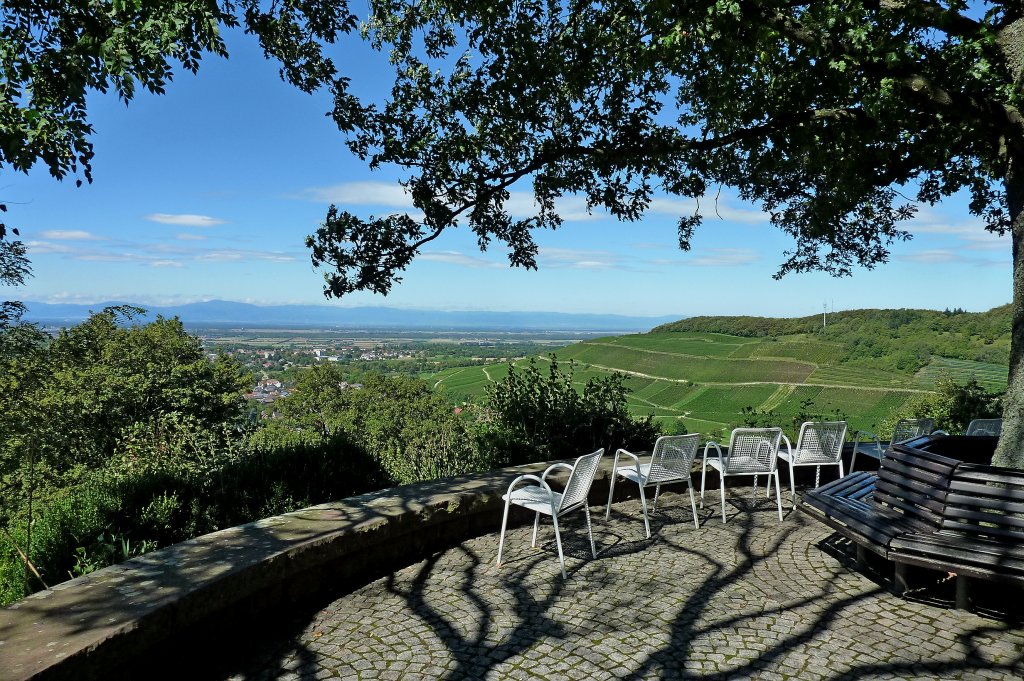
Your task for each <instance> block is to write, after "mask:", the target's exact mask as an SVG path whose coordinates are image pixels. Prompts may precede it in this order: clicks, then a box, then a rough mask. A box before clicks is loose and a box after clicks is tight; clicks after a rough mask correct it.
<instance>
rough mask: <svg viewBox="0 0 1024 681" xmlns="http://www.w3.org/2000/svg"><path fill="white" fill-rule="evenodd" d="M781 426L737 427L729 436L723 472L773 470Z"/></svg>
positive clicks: (762, 471)
mask: <svg viewBox="0 0 1024 681" xmlns="http://www.w3.org/2000/svg"><path fill="white" fill-rule="evenodd" d="M781 441H782V428H737V429H735V430H734V431H732V435H731V436H730V437H729V453H728V454H727V455H726V456H725V473H726V474H730V473H767V472H769V471H774V470H775V460H776V458H777V457H778V456H779V443H780V442H781Z"/></svg>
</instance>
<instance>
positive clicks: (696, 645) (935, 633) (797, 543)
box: [229, 489, 1024, 681]
mask: <svg viewBox="0 0 1024 681" xmlns="http://www.w3.org/2000/svg"><path fill="white" fill-rule="evenodd" d="M741 495H742V492H741V491H740V490H739V489H737V490H733V491H731V492H730V503H731V508H730V514H731V516H730V521H729V523H728V524H727V525H722V524H721V521H720V519H719V517H718V516H717V515H716V511H717V508H718V507H717V506H716V505H715V502H717V500H718V499H717V495H712V496H711V498H710V499H709V504H708V507H707V508H705V509H703V510H700V511H699V516H700V519H701V527H700V528H699V529H695V528H694V527H693V523H692V520H691V515H690V510H689V504H688V503H687V502H688V499H686V498H685V497H684V496H677V495H673V494H665V495H663V496H662V499H661V500H660V501H659V508H658V509H657V511H656V512H655V513H654V514H653V517H652V521H653V522H652V531H653V533H654V535H653V537H652V539H650V540H647V539H645V538H644V532H643V520H642V518H641V516H640V513H639V505H638V503H637V502H636V501H630V502H624V503H621V504H618V505H616V506H614V507H613V509H612V519H611V520H610V521H608V522H606V521H605V520H604V517H603V515H604V514H603V512H599V511H598V509H593V511H594V512H593V514H592V517H593V520H594V530H595V532H594V534H595V539H596V541H597V546H598V551H599V556H598V559H597V560H593V559H592V558H591V557H590V550H589V549H590V547H589V544H588V542H587V539H586V536H587V535H586V525H585V521H584V516H583V514H582V513H581V514H578V516H577V517H570V518H569V519H567V521H566V522H565V523H564V525H563V528H564V529H563V537H564V540H565V543H566V548H567V553H568V554H569V556H568V557H567V560H566V564H567V568H568V570H569V579H568V580H567V581H564V580H562V579H561V576H560V575H559V570H558V557H557V554H556V553H555V546H554V539H553V532H552V529H551V525H550V524H547V525H545V524H544V523H543V522H542V525H541V534H540V539H541V541H540V542H539V548H537V549H531V548H530V527H521V528H518V529H515V530H512V531H510V532H509V535H508V537H507V542H506V552H507V553H506V563H505V564H504V565H502V566H501V567H500V568H497V567H495V565H494V559H495V555H496V553H497V548H498V536H497V534H493V535H488V536H484V537H480V538H477V539H472V540H469V541H466V542H464V543H462V544H461V545H460V546H458V547H455V548H453V549H451V550H449V551H446V552H444V553H441V554H438V555H435V556H433V557H432V558H431V559H430V560H427V561H424V562H420V563H417V564H415V565H412V566H409V567H407V568H405V569H403V570H401V571H399V572H396V573H394V574H392V575H390V576H389V577H386V578H384V579H381V580H378V581H376V582H373V583H371V584H369V585H367V586H365V587H364V588H362V589H359V590H358V591H355V592H354V593H352V594H350V595H347V596H345V597H343V598H340V599H339V600H337V601H335V602H333V603H330V604H329V605H327V606H326V607H325V608H323V609H322V610H321V611H319V612H317V613H316V614H315V615H314V616H313V618H312V619H311V620H310V619H306V621H305V624H304V626H301V627H299V628H298V629H296V631H298V633H297V634H296V635H295V636H286V637H285V638H284V639H283V640H278V641H275V642H274V643H273V644H272V645H270V646H269V647H267V648H266V649H265V650H264V652H263V653H262V654H261V655H258V656H256V657H249V658H248V659H246V660H245V661H244V663H239V665H238V666H236V667H235V668H234V669H233V670H232V671H234V672H235V673H234V674H233V675H232V676H230V677H229V678H231V679H324V678H345V679H403V680H408V681H416V680H418V679H435V678H446V679H485V678H486V679H534V678H542V679H612V678H622V679H654V678H659V679H660V678H673V679H674V678H679V679H684V678H685V679H721V680H723V681H724V680H725V679H750V678H754V679H765V680H768V679H789V678H792V679H801V680H803V679H807V680H809V681H814V680H817V679H1020V678H1022V677H1024V628H1022V627H1021V626H1019V625H1015V624H1008V623H1007V622H1006V621H1005V619H999V618H990V617H983V616H980V615H978V614H967V613H964V612H958V611H956V610H954V609H953V608H952V606H951V605H950V604H949V603H948V602H944V601H943V599H945V598H951V596H950V590H949V589H948V588H947V587H948V586H949V584H948V583H947V584H942V583H938V578H937V577H935V576H934V575H935V573H931V575H932V578H931V580H932V585H926V586H924V587H923V588H922V589H921V590H920V591H919V592H918V593H917V594H916V598H911V599H900V598H896V597H894V596H892V595H891V594H890V593H888V592H887V590H886V587H885V586H884V585H880V584H878V583H876V582H874V581H872V580H871V579H869V578H868V577H866V576H864V575H863V574H860V573H858V572H855V571H854V570H853V569H852V561H851V559H850V553H849V547H848V546H844V545H843V544H842V542H840V541H838V540H837V538H836V537H835V536H834V535H833V534H832V533H831V531H830V530H829V529H828V528H826V527H824V526H823V525H820V524H819V523H816V522H814V521H812V520H810V519H807V518H806V517H804V516H803V515H801V514H798V513H795V512H789V509H788V508H787V509H786V510H787V515H786V519H785V521H783V522H781V523H780V522H779V521H778V517H777V515H776V510H775V507H774V504H769V503H767V502H766V500H764V499H763V497H762V498H761V500H760V501H759V502H757V503H756V504H755V503H752V502H751V501H750V497H746V498H745V499H743V498H739V497H741ZM601 511H603V509H601ZM494 521H495V530H496V531H497V529H498V527H499V524H500V518H497V517H496V518H495V519H494ZM926 584H927V582H926ZM1005 593H1012V594H1013V598H1014V599H1017V601H1016V602H1015V603H1011V605H1010V607H1011V610H1012V609H1016V610H1018V611H1019V610H1021V609H1022V608H1024V604H1022V603H1020V600H1021V599H1024V593H1022V591H1020V590H1016V591H1009V592H1004V594H1005ZM1003 598H1004V599H1005V598H1006V596H1005V595H1004V596H1003Z"/></svg>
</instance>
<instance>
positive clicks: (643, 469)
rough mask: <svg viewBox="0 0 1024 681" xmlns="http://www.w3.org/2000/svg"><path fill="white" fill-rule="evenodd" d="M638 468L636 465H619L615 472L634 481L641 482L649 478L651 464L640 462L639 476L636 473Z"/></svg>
mask: <svg viewBox="0 0 1024 681" xmlns="http://www.w3.org/2000/svg"><path fill="white" fill-rule="evenodd" d="M636 468H637V467H636V466H619V467H618V468H616V469H615V472H616V473H618V474H619V475H621V476H622V477H624V478H626V479H627V480H632V481H633V482H635V483H637V484H640V483H641V482H643V481H645V480H647V478H648V477H649V476H650V474H651V464H649V463H642V464H640V475H639V476H637V474H636Z"/></svg>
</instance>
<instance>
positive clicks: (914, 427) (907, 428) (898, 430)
mask: <svg viewBox="0 0 1024 681" xmlns="http://www.w3.org/2000/svg"><path fill="white" fill-rule="evenodd" d="M933 430H935V419H900V420H899V421H897V422H896V427H895V428H893V429H892V439H891V440H889V444H890V445H894V444H896V443H897V442H906V441H907V440H910V439H912V438H915V437H920V436H921V435H927V434H928V433H930V432H932V431H933Z"/></svg>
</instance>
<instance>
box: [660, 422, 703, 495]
mask: <svg viewBox="0 0 1024 681" xmlns="http://www.w3.org/2000/svg"><path fill="white" fill-rule="evenodd" d="M698 447H700V433H693V434H691V435H665V436H663V437H659V438H658V440H657V442H655V443H654V452H653V453H652V454H651V471H650V473H648V474H647V482H648V484H650V483H657V482H664V481H666V480H682V479H684V478H688V477H690V471H691V470H692V469H693V459H694V458H695V457H696V456H697V448H698Z"/></svg>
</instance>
